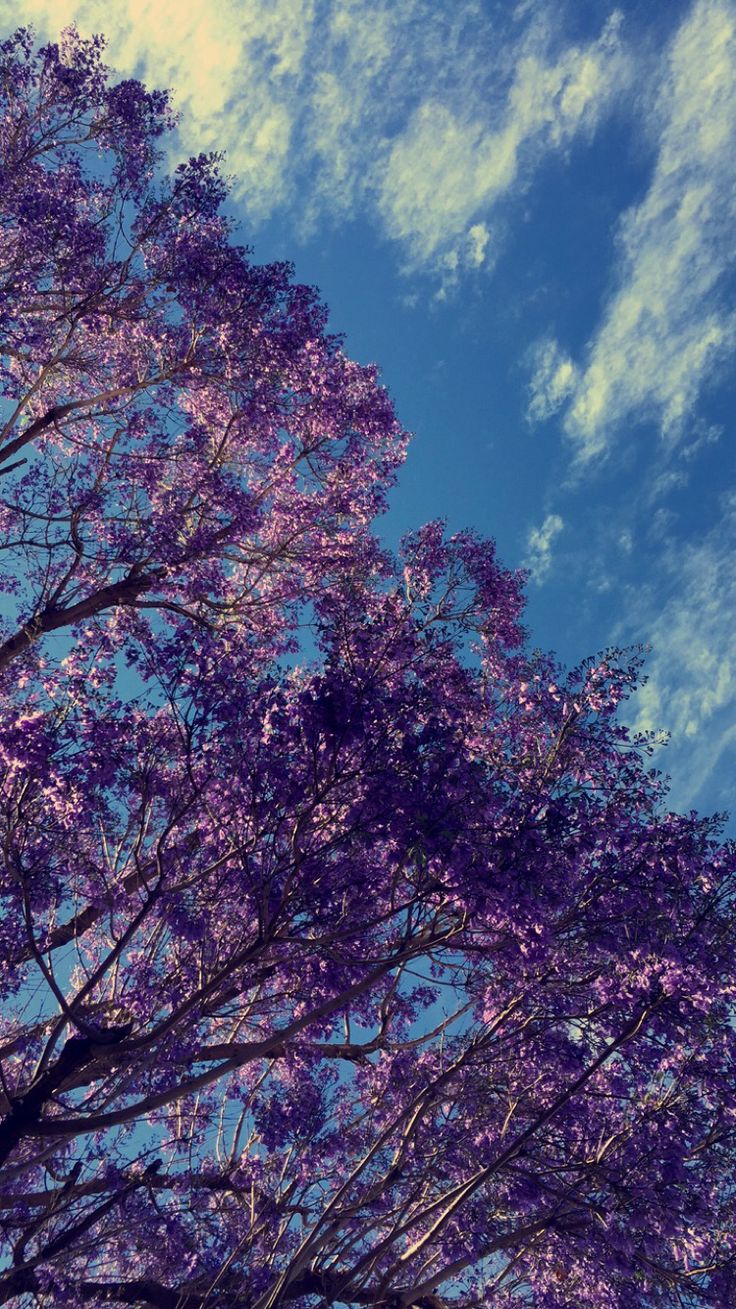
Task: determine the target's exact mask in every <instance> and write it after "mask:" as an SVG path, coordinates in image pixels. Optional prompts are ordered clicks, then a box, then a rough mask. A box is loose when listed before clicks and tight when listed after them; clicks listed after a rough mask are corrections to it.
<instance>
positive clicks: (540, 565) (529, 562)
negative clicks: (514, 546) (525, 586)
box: [524, 514, 565, 583]
mask: <svg viewBox="0 0 736 1309" xmlns="http://www.w3.org/2000/svg"><path fill="white" fill-rule="evenodd" d="M564 526H565V524H564V522H563V521H562V519H561V518H560V515H559V514H547V517H546V518H545V520H544V522H543V523H542V525H541V527H533V528H532V529H531V531H530V532H529V535H528V536H527V542H526V543H527V554H526V558H525V559H524V567H525V568H528V570H529V575H530V577H531V578H532V580H533V581H535V582H537V583H541V582H543V581H544V579H545V577H546V576H547V574H548V572H549V570H550V568H551V566H552V543H553V541H554V540H555V537H557V536H559V534H560V532H561V531H562V529H563V527H564Z"/></svg>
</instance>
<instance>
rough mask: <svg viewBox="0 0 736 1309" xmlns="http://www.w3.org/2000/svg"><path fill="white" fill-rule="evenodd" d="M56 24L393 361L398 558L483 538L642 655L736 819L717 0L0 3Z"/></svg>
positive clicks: (734, 40) (723, 92) (537, 636)
mask: <svg viewBox="0 0 736 1309" xmlns="http://www.w3.org/2000/svg"><path fill="white" fill-rule="evenodd" d="M72 21H73V22H76V23H77V25H78V26H79V27H80V29H81V30H82V31H83V32H85V33H89V32H92V31H104V32H105V33H106V34H107V36H108V40H109V46H108V61H109V62H110V63H111V64H112V65H114V66H116V67H118V68H119V69H120V70H121V72H124V73H125V74H130V73H135V74H136V75H138V76H142V77H143V78H144V80H146V81H147V82H148V83H149V84H150V85H158V86H171V87H174V88H175V89H176V92H177V96H176V98H177V102H178V105H179V107H180V108H181V110H182V113H183V120H182V126H181V131H180V136H179V140H178V142H177V143H176V149H177V150H178V151H179V152H180V153H181V154H188V153H192V152H194V151H198V150H202V149H213V148H216V149H220V148H222V149H225V150H226V151H227V154H228V165H227V168H228V171H229V172H230V173H231V174H232V175H233V176H234V179H235V189H234V194H233V206H234V209H235V211H236V212H237V214H238V217H239V218H240V219H241V221H242V237H243V240H245V241H247V242H248V243H249V244H251V245H252V246H253V247H254V253H255V257H256V258H257V259H259V260H269V259H273V258H291V259H293V261H294V262H295V265H296V272H297V277H298V278H299V280H301V281H306V282H314V283H316V284H317V285H318V286H319V287H320V289H321V291H322V294H323V296H324V298H325V299H326V300H327V302H328V304H329V305H330V307H331V310H332V324H333V327H334V329H335V330H336V331H340V332H343V333H344V334H345V337H346V344H347V349H348V351H349V353H351V354H352V355H353V356H354V357H356V358H358V359H360V360H361V361H364V362H367V361H369V360H374V361H376V362H378V363H379V364H380V366H381V369H382V372H383V377H384V379H385V381H386V383H387V385H388V387H389V388H390V390H391V393H392V395H393V397H394V399H395V402H396V405H397V408H398V411H399V415H400V417H401V419H402V421H403V423H404V424H405V426H407V427H408V428H410V429H411V430H413V431H414V432H415V433H416V439H415V441H414V444H413V447H412V450H411V453H410V456H409V460H408V463H407V465H406V468H405V469H404V472H403V474H402V478H401V482H400V485H399V488H398V489H397V491H396V493H395V495H394V497H393V504H392V509H391V512H390V514H389V515H388V517H387V518H386V519H385V520H384V531H385V534H386V535H387V537H388V538H389V539H390V540H395V539H396V537H397V535H399V534H400V533H401V531H403V530H405V529H406V528H407V527H409V526H412V525H417V524H418V523H419V522H421V521H424V520H426V519H427V518H431V517H436V516H444V517H447V519H448V520H449V523H450V525H451V527H452V528H458V527H461V526H465V525H472V526H474V527H476V528H477V529H479V530H480V531H481V532H483V533H486V534H489V535H492V536H494V537H495V538H496V540H497V541H498V546H499V553H500V555H501V557H502V558H503V559H504V561H505V562H506V563H508V564H510V565H519V564H524V565H525V566H526V567H528V568H529V569H530V570H531V580H530V585H529V610H528V625H529V628H530V631H531V636H532V642H533V644H535V645H540V646H542V647H544V648H548V649H549V648H551V649H554V650H556V651H557V653H558V654H559V655H560V656H561V657H562V658H563V659H564V660H565V661H567V662H575V661H577V659H578V658H580V657H582V656H583V655H585V654H588V653H592V652H594V651H595V650H597V649H599V648H601V647H604V646H606V645H608V644H610V643H617V644H624V643H629V642H647V643H649V644H651V646H652V653H651V654H650V656H649V660H648V672H649V681H648V684H647V686H646V687H645V688H644V690H643V691H642V692H641V693H640V694H639V696H638V697H637V700H636V703H635V704H634V706H633V709H632V716H633V718H634V719H635V721H636V723H637V725H638V726H640V727H647V728H663V729H668V730H669V731H670V732H671V733H672V739H671V743H670V745H669V746H668V748H667V749H666V750H665V751H663V752H662V753H661V754H660V755H659V756H658V759H657V763H658V765H659V766H661V767H663V768H664V769H665V770H666V771H668V772H670V773H671V774H672V779H673V790H672V802H673V805H674V806H677V807H688V808H689V807H690V806H695V807H698V808H700V809H702V810H713V809H721V808H724V807H736V806H734V805H733V797H734V786H733V780H732V779H733V775H734V763H735V762H736V714H735V710H736V653H734V637H735V636H736V619H735V618H734V611H735V608H736V554H735V553H734V544H735V542H736V467H735V459H734V446H733V435H734V434H733V431H732V428H733V425H734V423H733V417H732V414H733V407H734V373H733V367H732V360H733V351H734V339H735V337H736V312H735V311H734V308H733V305H734V297H733V291H734V253H735V251H736V243H735V242H734V230H733V229H734V222H733V220H734V211H735V210H736V2H735V0H623V2H622V3H619V4H618V5H614V4H613V3H607V2H604V0H567V2H565V0H555V3H553V4H548V3H545V2H544V0H522V2H521V3H518V4H515V3H512V2H511V0H508V2H503V3H493V2H492V0H445V2H444V3H442V2H441V0H433V2H432V0H363V2H362V3H358V2H356V0H190V2H189V3H187V2H186V0H127V2H126V0H118V2H117V4H116V5H115V6H112V5H110V4H109V3H103V2H102V0H80V2H79V3H78V2H77V0H22V2H21V3H18V0H12V3H8V2H7V0H0V25H2V27H3V28H5V29H7V30H9V29H12V28H13V27H14V26H16V25H17V24H18V23H20V22H31V23H33V24H34V25H35V27H36V29H37V31H38V33H39V35H40V36H43V37H46V36H48V35H57V34H58V31H59V29H60V27H61V26H63V25H64V24H65V23H67V22H72Z"/></svg>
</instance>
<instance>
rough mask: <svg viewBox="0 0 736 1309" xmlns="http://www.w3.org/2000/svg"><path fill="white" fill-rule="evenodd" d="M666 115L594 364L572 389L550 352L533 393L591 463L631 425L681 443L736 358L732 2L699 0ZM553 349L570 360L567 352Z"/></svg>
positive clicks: (735, 31)
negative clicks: (721, 368)
mask: <svg viewBox="0 0 736 1309" xmlns="http://www.w3.org/2000/svg"><path fill="white" fill-rule="evenodd" d="M654 115H655V120H654V125H655V126H656V125H658V126H659V132H660V139H659V149H658V156H657V161H656V165H655V168H654V172H653V176H652V180H651V185H650V187H649V190H648V192H647V194H646V196H645V198H644V200H643V201H642V202H641V204H639V205H637V206H635V207H634V208H632V209H631V210H629V211H628V212H627V213H626V214H625V215H624V217H623V219H622V221H621V225H620V231H619V247H620V258H619V272H618V286H617V289H616V291H615V293H614V294H613V296H612V298H611V301H610V303H609V304H608V306H607V309H606V311H605V314H604V317H603V320H602V322H601V325H600V327H599V328H598V330H597V331H596V333H595V335H594V337H593V339H592V340H591V342H590V345H589V348H588V352H587V358H586V359H585V361H584V362H583V363H582V364H581V366H579V367H577V368H575V367H574V366H573V365H572V364H570V368H571V369H573V371H572V372H571V373H570V374H568V380H569V381H570V382H571V385H569V386H561V385H559V378H560V373H559V367H558V371H557V373H556V374H555V373H553V372H551V371H550V363H549V360H548V358H547V356H546V355H545V353H544V352H542V354H541V355H540V358H539V360H538V361H537V362H538V368H537V370H536V373H535V377H534V380H533V383H532V393H533V400H532V414H533V416H535V417H538V418H539V417H541V418H544V417H547V416H549V414H550V413H551V412H553V410H554V409H555V408H559V407H561V406H562V405H563V404H566V410H565V416H564V427H565V429H566V431H567V433H568V435H569V436H570V437H571V438H572V440H573V441H574V442H575V444H576V446H577V451H578V455H579V457H580V459H581V460H583V461H584V460H587V459H590V458H591V457H592V456H594V455H596V454H598V453H600V452H601V451H603V450H604V449H605V448H606V446H607V445H608V443H609V441H610V439H611V437H612V434H613V433H614V432H615V430H616V428H617V427H618V426H619V425H620V424H621V423H622V421H623V420H624V419H628V418H630V417H633V418H635V419H649V420H654V421H656V422H657V423H658V425H659V427H660V429H661V431H662V433H663V434H665V435H666V436H668V437H670V438H671V439H674V438H675V437H677V435H678V434H679V433H680V431H681V429H682V425H683V421H684V420H685V418H686V417H687V416H688V415H689V414H690V413H691V411H692V410H693V407H694V406H695V403H696V401H697V398H698V395H699V392H700V390H701V388H702V387H703V385H704V383H705V382H706V379H707V378H708V375H709V374H710V373H711V371H712V370H713V369H714V367H715V366H716V365H717V364H718V362H719V361H720V360H722V359H723V358H724V356H725V355H726V354H727V352H729V351H731V350H732V349H733V346H734V340H735V339H736V315H734V313H733V312H732V310H731V309H730V308H729V306H728V303H727V299H726V293H725V292H726V275H727V273H728V272H729V270H730V268H731V267H732V265H733V262H734V256H735V253H736V247H735V246H734V241H733V229H734V218H736V148H734V141H735V140H736V6H734V4H733V3H732V2H731V0H696V3H695V4H694V5H693V7H692V9H691V11H690V13H689V15H688V16H687V18H686V19H685V21H684V22H683V23H682V25H681V27H680V28H679V31H678V32H677V34H676V36H675V38H674V40H673V42H672V45H671V48H670V49H669V51H668V52H667V54H666V56H665V57H664V59H663V66H662V75H661V85H660V88H659V93H658V96H657V99H656V105H655V111H654ZM549 348H550V349H552V350H553V355H554V352H555V351H556V352H557V353H558V355H559V358H560V360H562V358H563V352H562V351H561V349H560V347H558V346H554V347H549ZM555 357H556V356H555ZM553 362H554V360H553ZM560 366H562V365H560ZM556 383H557V384H556Z"/></svg>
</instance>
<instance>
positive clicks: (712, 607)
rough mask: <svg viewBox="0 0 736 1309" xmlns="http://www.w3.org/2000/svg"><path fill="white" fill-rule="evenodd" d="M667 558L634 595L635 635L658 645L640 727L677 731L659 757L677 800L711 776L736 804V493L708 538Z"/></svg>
mask: <svg viewBox="0 0 736 1309" xmlns="http://www.w3.org/2000/svg"><path fill="white" fill-rule="evenodd" d="M665 560H666V573H665V576H664V578H663V579H662V581H661V584H660V586H659V587H658V589H657V594H656V596H652V597H651V598H650V599H649V600H644V601H642V600H641V599H640V600H638V601H637V597H636V596H635V595H632V596H631V597H630V601H631V607H632V609H633V610H634V611H637V610H638V615H637V619H636V624H635V627H633V628H632V629H630V631H629V632H628V635H631V634H632V632H633V634H634V635H635V636H636V638H637V639H639V640H644V641H646V642H648V643H650V644H651V646H652V653H651V655H650V656H649V659H648V661H647V665H646V671H647V674H648V679H649V680H648V681H647V683H646V685H645V686H644V687H643V688H642V689H641V690H640V691H639V692H638V694H637V696H636V698H635V700H634V701H633V702H632V705H633V710H634V713H635V717H634V719H633V726H634V728H635V729H636V730H638V731H657V732H659V731H663V730H664V731H668V732H670V733H671V742H670V745H669V747H668V749H667V750H666V751H664V752H663V753H662V755H661V757H659V758H658V759H657V763H658V765H659V766H660V767H664V768H666V769H668V770H669V771H671V772H672V773H673V775H674V777H675V778H676V791H675V793H674V795H673V797H672V800H673V803H676V805H677V806H687V805H689V804H691V803H694V801H695V799H696V797H697V795H698V792H699V791H700V790H701V789H702V787H703V786H704V785H705V784H706V782H707V783H708V784H709V790H710V791H712V792H715V793H716V794H717V793H718V791H719V790H720V791H721V793H722V795H723V799H724V802H725V803H728V804H731V803H732V802H733V796H732V792H733V787H732V775H731V777H730V782H729V780H728V779H729V772H728V769H726V768H725V767H724V766H723V761H724V757H725V755H726V754H727V752H729V751H730V750H731V749H732V748H733V747H734V745H736V497H734V498H733V500H732V502H731V504H730V505H729V506H728V507H727V510H726V513H725V515H724V516H723V518H722V519H721V521H720V522H719V523H718V524H717V526H716V527H715V528H714V529H713V530H712V531H711V532H710V533H709V535H708V536H707V537H706V538H705V539H704V540H703V541H702V542H700V543H699V544H696V545H688V546H682V547H675V546H673V545H671V544H670V546H669V549H668V552H667V553H666V555H665ZM721 772H722V776H721V782H720V783H719V774H720V773H721ZM729 792H730V793H731V794H730V796H729Z"/></svg>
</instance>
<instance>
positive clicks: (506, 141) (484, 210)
mask: <svg viewBox="0 0 736 1309" xmlns="http://www.w3.org/2000/svg"><path fill="white" fill-rule="evenodd" d="M619 26H620V23H619V20H618V18H617V16H614V18H613V19H612V20H611V21H609V22H608V23H607V24H606V26H605V28H604V31H603V33H602V34H601V36H600V37H599V38H598V39H597V40H596V41H593V42H591V43H590V44H589V45H588V46H587V47H582V48H581V47H579V46H568V47H567V48H565V49H563V50H562V52H558V53H556V54H555V55H549V54H548V53H547V37H546V34H545V33H543V32H541V30H540V29H539V28H537V27H536V26H534V25H533V26H532V28H531V30H530V31H529V32H528V33H527V34H526V35H525V37H524V39H523V40H522V42H521V44H520V47H519V49H518V50H517V51H516V52H515V53H516V56H517V58H516V61H515V67H514V71H513V75H512V77H511V81H510V86H509V89H508V94H507V96H506V100H505V104H503V105H502V106H501V108H500V115H499V106H498V105H497V104H496V103H495V102H493V103H487V104H484V103H483V102H482V100H481V102H480V103H479V102H478V98H477V96H476V95H475V93H474V91H473V90H471V94H469V95H468V96H462V95H458V96H456V97H454V98H453V100H452V102H448V101H447V99H443V98H439V97H438V96H437V95H435V94H430V95H428V96H426V97H425V98H424V99H423V100H422V103H421V104H420V105H419V106H418V107H417V109H416V110H415V111H414V113H413V114H412V116H411V118H410V120H409V122H408V123H407V125H406V128H405V129H404V130H403V131H402V132H400V133H398V134H397V136H396V137H395V138H394V140H393V142H392V144H391V147H390V150H389V153H388V156H387V159H386V163H385V166H384V169H383V176H382V180H381V187H380V194H379V206H380V210H381V213H382V216H383V219H384V222H385V225H386V228H387V230H388V231H389V233H390V234H391V235H392V236H394V237H396V238H398V239H399V240H401V241H402V242H404V244H405V246H406V248H407V249H408V251H409V258H410V262H412V263H415V264H420V265H421V264H427V263H431V262H432V261H433V260H435V259H437V258H438V257H441V256H442V254H443V253H446V252H447V250H448V248H451V249H458V250H460V249H462V248H463V246H465V247H466V248H467V237H468V234H469V232H470V231H471V230H472V227H473V225H475V224H476V223H477V222H478V221H479V220H480V218H481V217H483V218H487V216H488V215H489V214H490V213H492V211H493V209H494V207H495V206H496V205H497V204H498V202H499V201H500V200H502V199H503V198H504V197H506V196H507V195H508V193H509V192H510V191H511V190H512V189H513V188H515V187H517V186H518V185H523V183H524V182H525V181H526V180H527V178H528V174H529V171H530V170H531V169H532V168H533V166H534V164H535V163H536V162H538V160H539V159H540V158H541V157H543V156H545V155H547V154H548V153H549V151H550V150H560V149H562V148H563V147H565V146H568V145H569V144H570V142H571V141H572V140H573V138H574V137H575V136H576V135H578V134H579V133H581V132H586V131H587V132H590V131H591V130H592V128H593V127H594V126H595V124H596V122H597V120H598V118H599V117H600V114H601V113H602V112H603V110H604V109H605V107H606V106H607V105H608V103H609V102H610V99H611V97H612V95H613V94H614V92H615V91H617V90H618V91H620V90H621V87H622V85H623V84H624V83H625V81H626V78H627V77H628V75H629V66H628V63H627V61H626V59H625V58H624V55H623V51H622V47H621V44H620V41H619V35H618V29H619ZM507 53H510V52H507ZM499 116H500V122H499V121H498V120H499Z"/></svg>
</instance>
